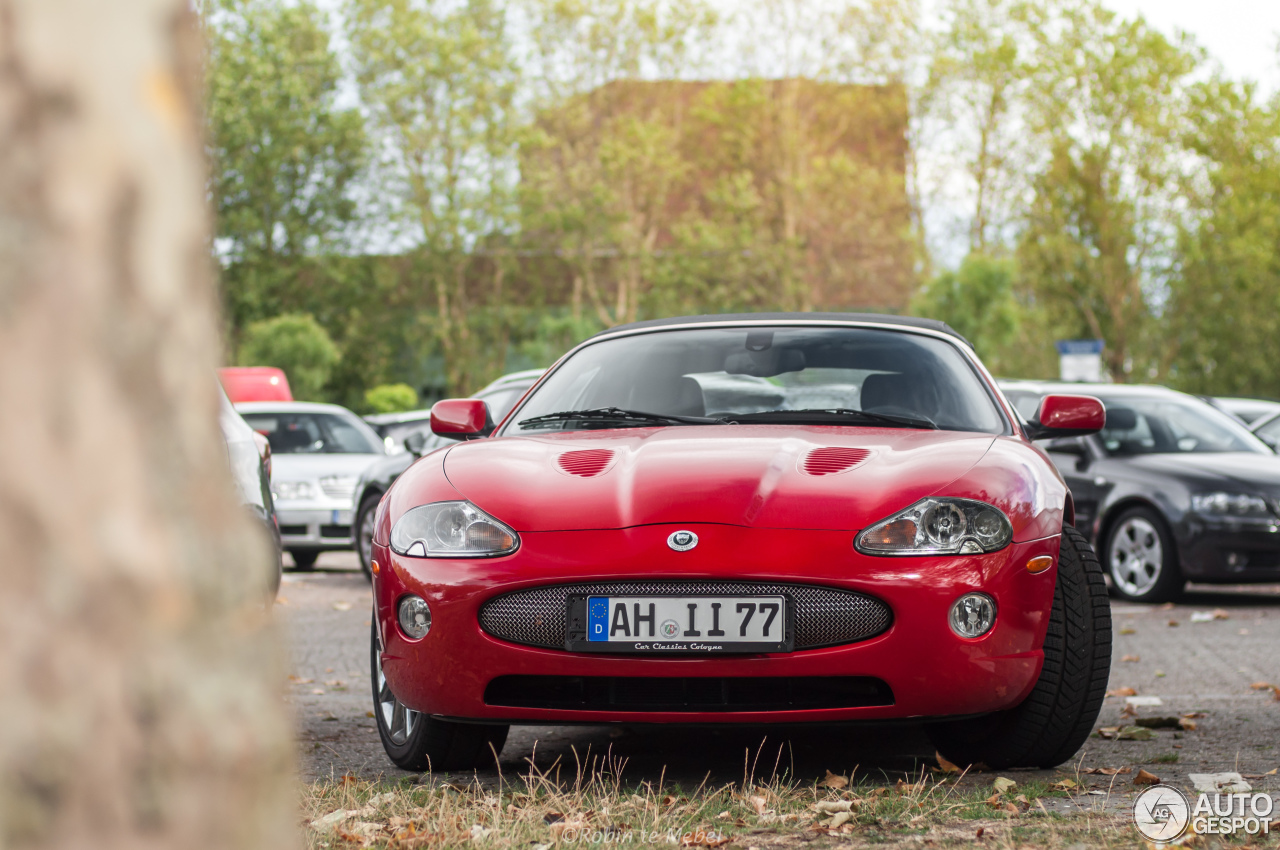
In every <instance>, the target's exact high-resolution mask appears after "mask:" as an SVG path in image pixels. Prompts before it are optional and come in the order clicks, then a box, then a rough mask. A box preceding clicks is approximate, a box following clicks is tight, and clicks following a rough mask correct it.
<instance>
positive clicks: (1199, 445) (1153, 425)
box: [1099, 396, 1269, 456]
mask: <svg viewBox="0 0 1280 850" xmlns="http://www.w3.org/2000/svg"><path fill="white" fill-rule="evenodd" d="M1103 403H1104V405H1105V406H1106V408H1107V427H1105V428H1103V429H1102V432H1101V433H1100V434H1099V437H1100V438H1101V440H1102V445H1103V448H1105V449H1106V451H1107V454H1109V455H1112V456H1129V455H1139V454H1174V453H1188V452H1195V453H1206V452H1259V453H1269V451H1268V449H1267V448H1266V446H1264V445H1263V444H1262V443H1261V442H1259V441H1258V440H1257V439H1256V438H1255V437H1254V436H1253V435H1252V434H1250V433H1249V431H1248V430H1247V429H1245V428H1244V426H1242V425H1241V424H1240V423H1239V422H1237V421H1236V420H1235V419H1233V418H1232V417H1230V416H1228V415H1227V414H1225V413H1222V412H1221V411H1219V410H1216V409H1214V408H1213V407H1211V406H1209V405H1207V404H1203V403H1201V402H1195V401H1190V400H1184V399H1181V398H1149V397H1137V396H1133V397H1111V398H1107V399H1104V400H1103Z"/></svg>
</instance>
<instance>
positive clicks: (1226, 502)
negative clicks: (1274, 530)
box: [1191, 493, 1275, 519]
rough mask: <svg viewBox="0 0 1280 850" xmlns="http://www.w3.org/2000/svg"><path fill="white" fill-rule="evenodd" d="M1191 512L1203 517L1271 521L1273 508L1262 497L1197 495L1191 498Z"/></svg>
mask: <svg viewBox="0 0 1280 850" xmlns="http://www.w3.org/2000/svg"><path fill="white" fill-rule="evenodd" d="M1191 510H1193V511H1195V512H1196V513H1198V514H1201V515H1203V516H1215V517H1239V518H1241V519H1271V518H1272V517H1274V516H1275V514H1273V513H1272V512H1271V506H1270V505H1268V504H1267V500H1266V499H1263V498H1262V497H1261V496H1250V495H1248V494H1246V493H1196V494H1195V495H1193V496H1192V497H1191Z"/></svg>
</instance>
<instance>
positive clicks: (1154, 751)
mask: <svg viewBox="0 0 1280 850" xmlns="http://www.w3.org/2000/svg"><path fill="white" fill-rule="evenodd" d="M370 607H371V597H370V592H369V585H368V584H367V583H366V582H365V579H364V577H363V576H362V575H361V574H360V572H359V570H358V569H357V568H356V561H355V558H354V556H353V555H351V554H350V553H330V554H326V555H324V556H323V557H322V558H321V560H320V564H319V569H317V570H316V571H315V572H313V573H295V572H290V573H286V575H285V579H284V584H283V585H282V586H281V589H280V598H279V600H278V604H277V607H276V610H277V612H278V613H279V614H280V616H281V617H282V619H283V621H284V623H285V626H286V632H287V634H288V635H289V636H290V640H291V643H292V653H293V673H294V675H293V677H292V679H291V682H292V684H291V686H290V688H291V691H292V702H293V705H294V707H295V709H296V711H297V718H298V721H297V722H298V741H299V757H300V767H301V773H302V777H303V778H304V779H305V780H316V779H321V778H330V777H333V778H337V777H340V776H342V775H344V774H348V773H350V774H354V775H356V776H359V777H362V778H376V777H379V776H382V777H387V778H394V777H397V776H403V775H404V774H403V773H402V772H401V771H399V770H398V769H397V768H396V767H395V766H394V765H392V764H391V762H390V761H388V760H387V758H386V756H385V755H384V754H383V752H382V746H381V744H380V743H379V741H378V733H377V729H376V727H375V726H374V721H373V718H372V716H370V714H369V712H370V709H371V708H372V697H371V693H370V685H369V672H368V669H369V644H368V641H369V617H370ZM1112 611H1113V612H1114V614H1115V624H1116V629H1117V634H1116V638H1115V654H1114V658H1113V662H1112V672H1111V685H1110V687H1111V688H1113V689H1118V688H1124V687H1130V688H1133V689H1134V690H1135V691H1137V693H1138V694H1140V695H1142V696H1156V697H1159V698H1160V700H1161V702H1162V705H1160V706H1158V707H1145V706H1144V707H1141V708H1139V709H1138V714H1139V716H1141V717H1157V716H1166V715H1179V714H1183V713H1190V712H1203V713H1204V716H1203V717H1199V718H1197V719H1196V721H1195V722H1196V724H1197V728H1196V729H1195V730H1194V731H1186V732H1175V731H1171V730H1159V731H1157V732H1156V733H1155V737H1154V739H1153V740H1150V741H1112V740H1103V739H1101V738H1099V737H1097V736H1094V737H1091V738H1090V739H1089V741H1088V743H1087V744H1086V745H1085V747H1084V748H1083V750H1082V751H1081V753H1080V755H1079V756H1077V760H1078V762H1077V765H1076V767H1083V768H1093V767H1115V768H1124V767H1128V768H1131V770H1132V773H1133V774H1136V772H1137V770H1138V769H1139V768H1143V769H1146V770H1148V771H1150V772H1152V773H1155V774H1156V775H1158V776H1160V777H1161V778H1162V779H1164V780H1165V781H1167V782H1170V783H1171V784H1176V785H1180V786H1183V787H1184V788H1186V789H1188V790H1189V789H1190V782H1189V780H1188V779H1187V774H1189V773H1201V772H1205V773H1208V772H1218V771H1228V770H1234V771H1238V772H1240V773H1242V774H1246V775H1253V776H1261V775H1263V774H1266V773H1267V772H1268V771H1272V770H1274V769H1276V768H1277V767H1280V702H1278V701H1276V700H1275V699H1273V696H1272V693H1271V691H1268V690H1255V689H1253V688H1251V685H1253V684H1254V683H1259V682H1269V683H1275V684H1280V654H1278V653H1277V652H1276V647H1277V646H1280V586H1274V585H1267V586H1254V587H1220V588H1219V587H1205V586H1197V587H1193V588H1192V590H1191V591H1190V592H1189V593H1188V594H1187V595H1186V597H1185V598H1184V600H1183V601H1182V602H1181V603H1179V604H1177V605H1172V606H1160V607H1151V606H1141V605H1130V604H1124V603H1119V602H1116V603H1114V604H1113V606H1112ZM1215 611H1216V612H1217V615H1216V618H1215V619H1210V620H1208V621H1193V614H1195V613H1196V612H1200V615H1201V617H1204V616H1205V615H1206V612H1215ZM1175 624H1176V625H1175ZM1123 708H1124V699H1123V698H1122V697H1118V696H1116V697H1109V698H1108V699H1107V701H1106V704H1105V706H1104V708H1103V711H1102V716H1101V717H1100V718H1099V721H1098V725H1099V727H1108V726H1117V725H1120V724H1122V723H1124V722H1126V721H1125V719H1124V718H1123V717H1122V715H1121V712H1122V710H1123ZM762 739H763V740H762ZM784 741H785V744H786V745H784V746H781V747H780V745H782V744H783V743H784ZM535 746H536V763H537V765H538V766H539V767H540V768H546V767H548V766H550V765H551V764H552V763H553V762H554V761H555V760H556V759H557V758H558V759H560V760H561V763H562V764H564V765H568V766H569V768H570V771H572V765H573V764H574V762H575V759H590V758H598V757H600V756H602V755H604V754H607V753H611V754H612V756H613V757H615V758H617V759H624V760H625V761H626V770H625V777H626V778H627V779H629V780H631V781H642V780H645V779H650V780H657V779H658V778H659V777H660V776H662V777H664V778H665V779H666V780H668V781H671V780H674V781H680V782H691V783H693V784H697V783H698V782H700V781H701V780H702V779H703V778H704V777H706V776H707V775H708V774H710V777H711V781H720V782H730V781H734V780H741V779H742V778H743V777H744V774H746V773H752V772H753V773H754V776H756V777H761V776H763V777H764V778H768V776H769V775H770V773H771V772H772V771H773V770H775V765H776V766H777V768H780V769H786V770H790V771H793V775H796V776H800V777H807V776H810V775H812V776H813V777H820V776H822V775H823V774H824V772H825V771H826V770H832V771H835V772H837V773H846V774H847V773H848V772H849V771H850V770H853V769H855V767H856V769H857V773H858V775H860V776H868V777H877V776H881V777H883V778H884V779H885V780H886V781H894V780H896V779H897V778H898V777H901V776H903V775H904V773H909V772H911V771H912V770H918V767H919V765H920V764H922V763H924V762H925V761H926V760H928V761H932V755H933V750H932V748H931V747H930V746H929V744H928V741H927V739H926V738H925V736H924V734H923V733H922V731H921V730H920V729H919V728H918V727H915V726H906V725H894V726H883V727H871V728H865V727H864V728H844V729H804V730H801V731H796V732H792V733H790V734H789V735H782V734H780V733H779V732H778V731H776V730H774V731H770V732H769V733H768V735H767V737H766V736H765V735H764V733H762V732H761V731H759V730H755V731H751V730H699V729H681V728H672V727H641V728H626V729H617V728H611V727H515V728H513V729H512V731H511V736H510V737H509V739H508V741H507V745H506V748H505V749H504V750H503V752H502V757H501V768H502V770H503V772H504V773H508V774H509V773H512V772H519V771H522V770H524V769H526V768H527V760H528V759H529V758H530V756H531V755H532V754H533V753H534V751H535ZM1019 773H1025V774H1026V778H1028V779H1030V778H1033V777H1060V776H1061V775H1062V770H1061V769H1060V770H1059V771H1058V772H1054V771H1025V772H1021V771H1020V772H1019ZM495 775H496V774H495ZM1131 775H1132V774H1130V775H1121V776H1116V777H1104V776H1085V777H1082V778H1081V781H1082V783H1083V784H1085V785H1086V787H1093V788H1095V789H1099V790H1109V789H1112V788H1114V790H1115V791H1120V790H1123V791H1124V792H1126V793H1124V794H1110V793H1109V794H1107V795H1099V796H1097V797H1094V798H1093V800H1092V802H1091V805H1092V806H1093V807H1094V808H1095V809H1096V808H1097V807H1098V806H1102V807H1103V808H1111V809H1114V810H1117V811H1118V810H1121V809H1125V808H1126V807H1127V806H1128V805H1129V803H1128V802H1127V800H1128V799H1129V798H1130V797H1131V793H1130V792H1131V789H1132V786H1131ZM482 778H483V777H482ZM974 781H975V782H988V783H989V782H990V781H991V777H990V776H989V775H988V776H987V777H985V778H981V777H974ZM1251 782H1252V783H1253V786H1254V788H1255V790H1267V791H1270V792H1272V793H1273V794H1275V793H1276V792H1277V791H1280V782H1278V781H1277V777H1276V776H1268V777H1263V778H1257V779H1252V780H1251ZM1087 799H1088V798H1085V797H1081V798H1077V800H1078V801H1080V800H1087ZM1062 805H1063V806H1066V805H1067V804H1066V803H1063V804H1062ZM1071 805H1073V806H1077V807H1078V805H1079V802H1077V803H1072V804H1071Z"/></svg>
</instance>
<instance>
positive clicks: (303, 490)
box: [271, 481, 316, 502]
mask: <svg viewBox="0 0 1280 850" xmlns="http://www.w3.org/2000/svg"><path fill="white" fill-rule="evenodd" d="M271 492H272V495H274V496H275V497H276V499H278V500H280V501H282V502H287V501H291V500H293V499H311V498H314V497H315V494H316V491H315V488H314V487H312V486H311V482H310V481H276V482H274V483H273V484H272V485H271Z"/></svg>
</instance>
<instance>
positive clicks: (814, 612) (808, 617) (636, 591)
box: [480, 581, 893, 649]
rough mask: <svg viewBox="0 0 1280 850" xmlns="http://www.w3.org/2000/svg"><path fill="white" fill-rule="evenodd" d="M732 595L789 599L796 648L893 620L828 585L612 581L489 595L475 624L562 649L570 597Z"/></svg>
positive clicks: (873, 629) (857, 635) (870, 631)
mask: <svg viewBox="0 0 1280 850" xmlns="http://www.w3.org/2000/svg"><path fill="white" fill-rule="evenodd" d="M738 593H741V594H782V595H785V596H788V597H790V599H791V603H792V604H791V610H792V612H793V613H792V616H793V618H794V628H795V648H796V649H814V648H816V647H820V646H835V645H837V644H842V643H853V642H854V641H859V640H866V639H867V638H870V637H875V636H876V635H878V634H880V633H881V632H883V631H884V630H885V629H887V628H889V624H890V623H891V622H893V614H892V613H891V612H890V610H889V606H887V605H885V604H884V603H883V602H881V601H880V600H878V599H873V598H872V597H870V596H866V595H864V594H861V593H855V592H853V591H849V590H837V589H835V588H831V587H816V586H814V585H808V584H765V583H756V582H745V581H744V582H734V581H700V582H685V581H613V582H599V583H595V584H559V585H552V586H550V587H538V588H534V589H533V590H517V591H515V592H514V593H508V594H505V595H503V596H497V597H494V598H493V599H490V600H489V601H488V602H486V603H485V604H484V605H483V606H482V607H481V608H480V627H481V628H482V629H484V630H485V631H486V632H488V633H489V634H491V635H493V636H494V637H496V638H501V639H503V640H509V641H511V642H513V643H523V644H527V645H529V646H543V647H548V648H551V649H563V648H564V644H565V630H566V622H565V621H566V619H567V617H568V600H569V597H570V596H672V595H686V596H727V595H733V594H738Z"/></svg>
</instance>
